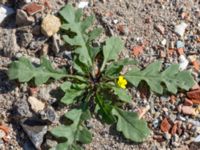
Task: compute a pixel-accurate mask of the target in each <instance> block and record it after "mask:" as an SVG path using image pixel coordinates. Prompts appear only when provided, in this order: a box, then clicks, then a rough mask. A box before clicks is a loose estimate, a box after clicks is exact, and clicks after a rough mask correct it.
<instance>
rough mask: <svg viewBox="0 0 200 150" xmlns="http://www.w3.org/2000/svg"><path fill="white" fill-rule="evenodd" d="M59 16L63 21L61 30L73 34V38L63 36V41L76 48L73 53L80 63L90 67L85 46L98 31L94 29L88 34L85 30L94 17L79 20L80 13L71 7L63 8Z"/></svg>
mask: <svg viewBox="0 0 200 150" xmlns="http://www.w3.org/2000/svg"><path fill="white" fill-rule="evenodd" d="M60 15H61V16H62V17H63V19H64V21H65V22H64V24H63V25H62V27H61V28H62V29H64V30H67V31H68V30H70V31H71V32H74V33H75V36H73V37H71V36H69V35H64V36H63V39H64V41H65V42H67V43H68V44H70V45H72V46H75V47H76V48H75V53H76V54H77V55H78V56H79V57H78V58H79V61H80V62H81V63H83V64H85V65H86V66H88V67H91V66H92V58H91V56H90V52H89V51H90V50H89V47H88V45H87V44H88V42H89V41H90V40H93V39H94V38H95V37H96V36H97V35H98V34H99V33H100V30H99V29H95V30H93V31H91V32H90V33H88V32H87V29H88V28H89V27H90V26H91V25H92V23H93V22H94V16H88V17H86V18H85V19H81V16H82V11H81V10H80V9H77V10H75V9H74V7H72V6H71V5H67V6H65V7H64V8H63V9H62V10H61V11H60Z"/></svg>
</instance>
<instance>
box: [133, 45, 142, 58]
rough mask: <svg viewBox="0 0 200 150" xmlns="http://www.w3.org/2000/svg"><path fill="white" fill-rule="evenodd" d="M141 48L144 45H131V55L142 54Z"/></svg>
mask: <svg viewBox="0 0 200 150" xmlns="http://www.w3.org/2000/svg"><path fill="white" fill-rule="evenodd" d="M143 49H144V47H143V46H135V47H133V49H132V50H133V55H134V56H136V57H137V56H139V55H140V54H142V53H143Z"/></svg>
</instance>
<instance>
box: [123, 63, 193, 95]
mask: <svg viewBox="0 0 200 150" xmlns="http://www.w3.org/2000/svg"><path fill="white" fill-rule="evenodd" d="M161 65H162V63H161V62H160V61H157V62H154V63H152V64H150V65H149V66H147V67H146V69H144V70H141V71H140V69H138V68H133V69H132V70H131V71H129V72H128V73H127V74H126V75H125V78H126V79H127V80H128V81H129V82H130V83H132V84H133V85H135V86H138V84H139V83H140V82H141V81H142V80H144V81H145V82H146V83H147V84H148V85H149V87H150V88H151V90H152V91H154V92H156V93H158V94H162V93H163V88H164V86H163V84H164V85H165V86H166V89H167V91H169V92H171V93H174V94H176V93H177V91H178V88H180V89H184V90H189V89H190V88H191V87H192V86H193V85H194V83H195V82H194V79H193V77H192V75H191V73H190V72H189V71H179V69H178V68H179V65H178V64H172V65H171V66H169V67H168V68H167V69H166V70H165V71H163V72H161Z"/></svg>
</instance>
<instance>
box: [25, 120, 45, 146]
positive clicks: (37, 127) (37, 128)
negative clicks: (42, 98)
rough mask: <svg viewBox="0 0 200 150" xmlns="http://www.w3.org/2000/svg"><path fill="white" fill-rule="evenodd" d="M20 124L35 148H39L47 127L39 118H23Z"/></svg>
mask: <svg viewBox="0 0 200 150" xmlns="http://www.w3.org/2000/svg"><path fill="white" fill-rule="evenodd" d="M21 126H22V128H23V129H24V131H25V132H26V134H27V135H28V137H29V139H30V140H31V142H32V143H33V145H34V146H35V148H36V149H38V150H40V149H41V148H40V146H41V144H42V143H43V138H44V135H45V134H46V133H47V130H48V127H47V126H46V125H44V123H43V122H40V120H34V119H33V120H31V119H24V120H22V122H21Z"/></svg>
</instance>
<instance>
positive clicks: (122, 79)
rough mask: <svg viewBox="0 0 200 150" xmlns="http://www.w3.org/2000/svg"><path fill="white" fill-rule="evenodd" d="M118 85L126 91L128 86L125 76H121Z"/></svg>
mask: <svg viewBox="0 0 200 150" xmlns="http://www.w3.org/2000/svg"><path fill="white" fill-rule="evenodd" d="M117 84H118V85H119V86H120V87H121V88H122V89H125V88H126V85H127V81H126V79H124V76H119V78H118V81H117Z"/></svg>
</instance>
